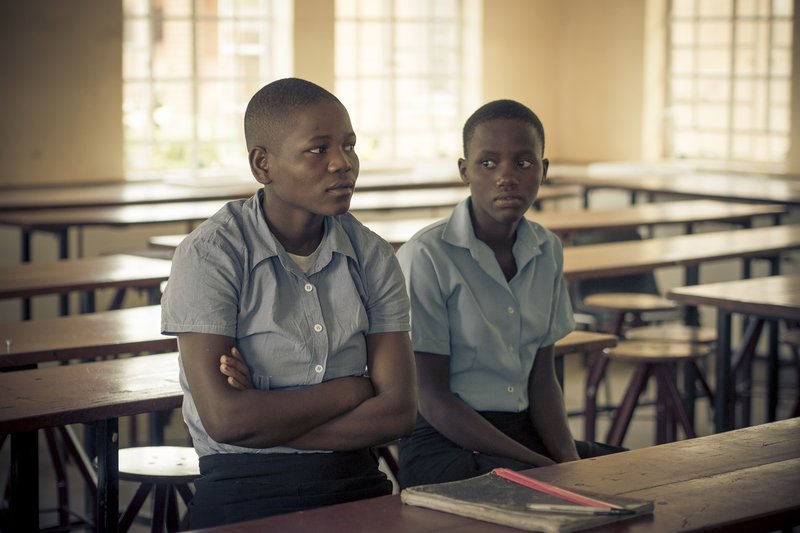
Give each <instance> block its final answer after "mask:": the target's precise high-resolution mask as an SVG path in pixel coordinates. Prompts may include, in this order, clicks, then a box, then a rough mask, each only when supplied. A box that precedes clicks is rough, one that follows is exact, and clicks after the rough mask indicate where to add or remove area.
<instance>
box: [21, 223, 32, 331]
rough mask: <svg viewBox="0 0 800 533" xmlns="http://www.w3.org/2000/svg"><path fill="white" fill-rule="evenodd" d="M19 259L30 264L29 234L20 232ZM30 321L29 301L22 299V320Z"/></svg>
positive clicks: (28, 232) (25, 231)
mask: <svg viewBox="0 0 800 533" xmlns="http://www.w3.org/2000/svg"><path fill="white" fill-rule="evenodd" d="M20 259H21V260H22V262H23V263H30V262H31V232H30V231H28V230H22V232H21V234H20ZM30 319H31V299H30V298H23V299H22V320H30Z"/></svg>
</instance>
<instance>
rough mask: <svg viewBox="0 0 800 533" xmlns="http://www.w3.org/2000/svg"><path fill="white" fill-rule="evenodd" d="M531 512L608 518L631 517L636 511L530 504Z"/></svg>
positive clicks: (528, 506)
mask: <svg viewBox="0 0 800 533" xmlns="http://www.w3.org/2000/svg"><path fill="white" fill-rule="evenodd" d="M526 507H527V508H528V510H529V511H541V512H545V513H562V514H581V515H595V516H608V515H612V516H613V515H629V514H634V513H635V512H636V511H633V510H631V509H620V508H613V509H611V508H608V507H589V506H586V505H558V504H551V503H529V504H528V505H527V506H526Z"/></svg>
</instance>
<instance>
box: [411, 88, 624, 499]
mask: <svg viewBox="0 0 800 533" xmlns="http://www.w3.org/2000/svg"><path fill="white" fill-rule="evenodd" d="M463 137H464V158H463V159H460V160H459V162H458V168H459V172H460V174H461V178H462V180H463V181H464V182H465V183H466V184H467V185H469V187H470V193H471V194H470V197H469V198H467V199H466V200H464V201H463V202H462V203H460V204H459V205H458V206H457V207H456V208H455V209H454V211H453V213H452V214H451V216H450V217H449V218H448V219H446V220H443V221H440V222H438V223H435V224H433V225H431V226H429V227H427V228H425V229H423V230H421V231H420V232H418V233H417V234H416V235H415V236H414V237H412V238H411V239H410V240H409V241H408V242H407V243H406V244H404V245H403V246H402V247H401V248H400V249H399V250H398V252H397V257H398V259H399V261H400V266H401V268H402V269H403V273H404V274H405V277H406V284H407V287H408V293H409V296H410V300H411V336H412V344H413V348H414V353H415V356H416V357H415V358H416V362H417V375H418V383H419V417H418V420H417V426H416V429H415V431H414V433H413V434H412V435H411V436H410V437H408V438H404V439H402V441H401V443H400V463H399V469H400V470H399V478H400V479H399V481H400V484H401V486H402V487H409V486H414V485H420V484H427V483H440V482H446V481H455V480H458V479H465V478H469V477H473V476H477V475H480V474H483V473H486V472H489V471H491V470H492V469H493V468H497V467H505V468H512V469H515V470H521V469H525V468H531V467H535V466H544V465H550V464H554V463H560V462H565V461H573V460H577V459H579V458H580V457H588V456H593V455H600V454H604V453H610V452H612V451H619V449H618V448H611V447H607V446H604V445H599V444H596V443H584V442H578V443H576V442H575V441H574V439H573V437H572V435H571V433H570V430H569V426H568V424H567V418H566V413H565V409H564V402H563V398H562V391H561V388H560V386H559V384H558V381H557V380H556V375H555V370H554V349H553V345H554V344H555V342H556V341H557V340H558V339H560V338H562V337H564V336H565V335H567V334H568V333H569V332H570V331H572V329H573V328H574V326H575V322H574V318H573V312H572V308H571V306H570V302H569V295H568V293H567V288H566V284H565V281H564V277H563V253H562V248H561V243H560V241H559V240H558V238H557V237H556V236H555V235H554V234H553V233H551V232H550V231H548V230H547V229H545V228H543V227H542V226H540V225H539V224H536V223H535V222H531V221H529V220H527V219H526V218H525V217H524V215H525V212H526V211H527V210H528V209H529V208H530V207H531V205H532V203H533V201H534V200H535V199H536V195H537V193H538V190H539V187H540V185H541V184H542V182H543V181H544V179H545V177H546V175H547V166H548V161H547V159H545V158H544V157H543V153H544V129H543V127H542V124H541V122H540V121H539V119H538V117H537V116H536V115H535V114H534V113H533V112H532V111H531V110H530V109H528V108H527V107H525V106H523V105H522V104H520V103H518V102H515V101H511V100H499V101H494V102H490V103H488V104H486V105H484V106H483V107H481V108H480V109H478V110H477V111H476V112H475V113H474V114H473V115H472V116H471V117H470V118H469V119H468V120H467V122H466V124H465V126H464V132H463Z"/></svg>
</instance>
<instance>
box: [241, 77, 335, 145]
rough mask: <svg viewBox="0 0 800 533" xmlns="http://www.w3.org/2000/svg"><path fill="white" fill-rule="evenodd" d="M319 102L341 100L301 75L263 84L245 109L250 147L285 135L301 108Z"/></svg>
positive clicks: (246, 138)
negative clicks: (300, 76)
mask: <svg viewBox="0 0 800 533" xmlns="http://www.w3.org/2000/svg"><path fill="white" fill-rule="evenodd" d="M320 102H338V103H340V104H341V102H340V101H339V99H338V98H336V96H334V95H333V94H332V93H331V92H329V91H327V90H326V89H323V88H322V87H320V86H319V85H317V84H315V83H312V82H310V81H307V80H303V79H300V78H283V79H280V80H276V81H273V82H271V83H268V84H267V85H265V86H263V87H262V88H261V89H259V90H258V92H257V93H256V94H254V95H253V97H252V98H251V99H250V102H249V103H248V104H247V110H246V111H245V113H244V137H245V142H246V143H247V150H248V151H250V150H252V149H253V148H254V147H256V146H261V145H262V144H263V143H267V142H269V141H277V140H278V139H280V138H282V137H283V135H282V132H283V131H284V127H285V126H287V125H288V124H289V123H291V119H292V117H293V115H294V114H295V113H296V112H297V111H298V110H300V109H303V108H305V107H307V106H309V105H313V104H317V103H320ZM276 134H277V137H276ZM270 148H271V149H274V148H275V147H274V146H273V147H270Z"/></svg>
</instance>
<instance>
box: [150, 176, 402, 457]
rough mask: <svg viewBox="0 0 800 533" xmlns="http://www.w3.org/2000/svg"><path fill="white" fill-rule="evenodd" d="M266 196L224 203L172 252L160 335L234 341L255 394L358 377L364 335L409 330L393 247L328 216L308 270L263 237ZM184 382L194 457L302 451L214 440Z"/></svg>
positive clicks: (350, 220) (348, 220)
mask: <svg viewBox="0 0 800 533" xmlns="http://www.w3.org/2000/svg"><path fill="white" fill-rule="evenodd" d="M262 194H263V191H259V192H258V194H257V195H254V196H253V197H251V198H249V199H247V200H237V201H233V202H230V203H228V204H226V206H225V207H223V208H222V209H221V210H220V211H219V212H218V213H216V214H215V215H214V216H212V217H211V218H209V219H208V220H206V221H205V222H203V223H202V224H201V225H200V226H198V227H197V228H196V229H195V230H194V231H193V232H192V233H191V234H190V235H189V236H188V237H186V239H184V240H183V242H181V244H180V246H178V248H177V249H176V251H175V255H174V257H173V260H172V272H171V274H170V278H169V282H168V284H167V289H166V291H165V293H164V296H163V298H162V301H161V304H162V322H161V329H162V330H163V332H164V333H165V334H178V333H183V332H197V333H212V334H218V335H226V336H229V337H233V338H234V339H236V345H237V347H238V348H239V350H240V351H241V353H242V354H243V356H244V357H245V359H246V360H247V363H248V366H249V367H250V369H251V373H252V376H253V382H254V384H255V386H256V387H257V388H259V389H264V390H280V389H286V388H293V387H301V386H304V385H312V384H316V383H321V382H323V381H327V380H329V379H333V378H338V377H343V376H354V375H363V374H364V371H365V368H366V364H367V357H366V356H367V353H366V338H365V337H366V335H369V334H371V333H382V332H390V331H408V330H409V321H408V310H409V304H408V297H407V295H406V291H405V285H404V283H403V276H402V272H401V271H400V268H399V265H398V263H397V259H396V258H395V256H394V252H393V250H392V247H391V246H390V245H389V244H388V243H386V242H385V241H383V240H382V239H381V238H380V237H378V236H377V235H376V234H374V233H373V232H371V231H370V230H368V229H367V228H366V227H364V226H363V225H362V224H361V223H360V222H358V221H357V220H356V219H355V218H354V217H353V216H352V215H350V214H344V215H341V216H337V217H327V218H326V219H325V235H324V237H323V239H322V242H321V244H320V247H319V249H318V253H317V255H316V260H315V262H314V264H313V265H312V266H311V268H310V269H309V271H308V273H304V272H303V271H302V270H301V269H300V268H299V267H298V266H297V264H296V263H295V262H294V261H292V259H291V258H290V257H289V256H288V254H287V253H286V251H285V250H284V248H283V246H281V244H280V243H279V242H278V241H277V240H275V237H274V236H273V234H272V233H271V231H270V230H269V227H268V225H267V222H266V219H265V218H264V215H263V212H262V209H261V197H262ZM184 356H185V354H183V355H182V357H184ZM180 381H181V386H182V387H183V390H184V394H185V396H184V402H183V413H184V419H185V421H186V424H187V426H188V427H189V431H190V433H191V435H192V438H193V439H194V442H195V448H196V449H197V452H198V454H199V455H201V456H202V455H207V454H210V453H247V452H251V453H253V452H296V451H298V450H295V449H291V448H285V447H275V448H269V449H266V450H255V449H251V448H242V447H238V446H230V445H227V444H222V443H218V442H215V441H214V440H212V439H211V438H210V437H209V436H208V434H207V433H206V431H205V429H204V428H203V425H202V422H201V421H200V417H199V415H198V414H197V409H196V407H195V404H194V399H193V396H192V391H191V390H190V388H189V386H188V383H187V381H186V376H185V374H184V371H183V366H182V365H181V373H180Z"/></svg>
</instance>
